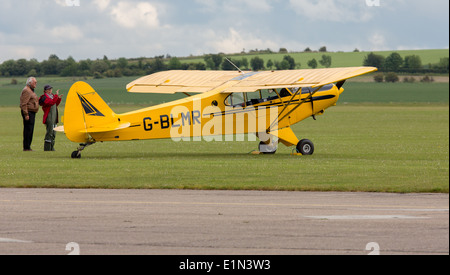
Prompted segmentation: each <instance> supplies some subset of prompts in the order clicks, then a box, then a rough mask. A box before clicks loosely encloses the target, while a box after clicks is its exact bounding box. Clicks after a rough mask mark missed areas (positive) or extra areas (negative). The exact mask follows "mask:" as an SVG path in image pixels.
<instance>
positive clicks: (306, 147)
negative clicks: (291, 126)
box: [297, 139, 314, 155]
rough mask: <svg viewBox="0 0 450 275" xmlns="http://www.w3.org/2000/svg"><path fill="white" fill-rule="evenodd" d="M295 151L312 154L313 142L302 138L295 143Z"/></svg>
mask: <svg viewBox="0 0 450 275" xmlns="http://www.w3.org/2000/svg"><path fill="white" fill-rule="evenodd" d="M297 152H299V153H301V154H302V155H312V154H314V144H313V143H312V141H310V140H309V139H302V140H300V142H299V143H298V144H297Z"/></svg>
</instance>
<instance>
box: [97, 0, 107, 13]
mask: <svg viewBox="0 0 450 275" xmlns="http://www.w3.org/2000/svg"><path fill="white" fill-rule="evenodd" d="M93 2H94V4H95V5H96V6H97V7H98V8H99V9H100V11H104V10H105V9H106V8H108V6H109V3H110V2H111V0H94V1H93Z"/></svg>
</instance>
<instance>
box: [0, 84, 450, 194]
mask: <svg viewBox="0 0 450 275" xmlns="http://www.w3.org/2000/svg"><path fill="white" fill-rule="evenodd" d="M133 79H134V78H119V79H100V80H88V82H89V83H90V84H91V85H92V86H93V87H94V88H95V89H96V90H97V91H98V92H99V93H100V95H101V96H102V97H103V98H104V99H105V100H106V101H107V102H108V103H111V105H112V108H113V110H114V111H116V112H117V113H122V112H126V111H130V110H135V109H137V108H140V107H142V106H145V105H148V104H156V103H160V102H163V101H170V100H173V99H174V97H173V96H166V97H164V96H154V95H135V94H129V93H126V92H125V89H124V87H125V85H126V84H127V83H128V82H130V81H131V80H133ZM2 81H3V83H2ZM5 81H6V80H4V79H0V96H1V98H2V100H1V104H0V105H1V106H3V107H0V117H1V118H2V119H1V120H0V187H62V188H180V189H183V188H188V189H231V190H233V189H256V190H308V191H370V192H404V193H407V192H445V193H448V190H449V183H448V182H449V105H448V102H449V84H448V83H432V84H424V83H415V84H408V83H395V84H387V83H365V82H349V83H347V84H346V85H345V88H346V91H345V92H344V93H343V94H342V96H341V99H340V101H339V103H338V106H336V107H334V108H331V109H329V110H327V111H326V112H325V115H323V116H319V117H318V120H317V121H313V120H312V119H308V120H305V121H303V122H301V123H299V124H296V125H294V126H293V129H294V131H295V133H296V134H297V136H298V137H299V138H308V139H311V140H312V141H313V142H314V143H315V146H316V152H315V154H314V155H313V156H300V157H299V156H292V155H291V151H292V148H287V147H285V146H284V145H280V146H279V150H278V152H277V154H275V155H251V154H249V152H251V151H252V150H255V149H257V144H258V142H257V141H246V142H205V141H202V142H179V143H176V142H173V141H171V140H156V141H133V142H116V143H107V142H105V143H98V144H95V145H93V146H91V147H89V148H87V149H86V150H85V151H84V152H83V157H82V158H81V159H80V160H73V159H71V158H70V153H71V152H72V151H73V150H75V149H76V147H77V144H74V143H72V142H70V141H68V140H67V139H66V137H65V136H64V135H62V134H58V135H57V141H56V150H57V151H56V152H43V143H44V142H43V139H44V135H45V130H44V126H43V125H42V124H41V122H40V121H41V120H42V111H41V112H40V113H39V114H38V116H37V123H36V127H35V135H34V141H33V145H32V148H33V149H34V150H35V151H34V152H22V146H21V143H22V137H21V135H22V121H21V116H20V111H19V108H18V96H19V93H20V90H21V87H22V85H9V84H8V83H5ZM38 81H40V82H39V84H38V85H44V84H47V83H49V84H51V85H53V86H54V87H56V88H60V89H61V90H62V91H64V92H65V93H67V90H68V88H69V87H70V84H72V83H73V81H74V80H73V79H71V78H54V79H40V80H39V79H38ZM38 93H39V92H38ZM60 110H61V112H62V111H63V107H61V108H60Z"/></svg>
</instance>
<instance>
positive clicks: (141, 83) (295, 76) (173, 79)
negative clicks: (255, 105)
mask: <svg viewBox="0 0 450 275" xmlns="http://www.w3.org/2000/svg"><path fill="white" fill-rule="evenodd" d="M376 70H377V68H374V67H349V68H332V69H308V70H285V71H262V72H242V73H240V72H236V71H234V72H230V71H166V72H160V73H155V74H152V75H149V76H145V77H142V78H139V79H137V80H135V81H133V82H131V83H130V84H128V85H127V90H128V91H129V92H132V93H168V94H173V93H205V92H208V91H211V90H212V89H214V88H216V87H218V86H221V85H223V84H225V83H228V82H230V81H233V82H235V84H234V85H232V86H229V87H227V88H225V89H224V90H222V93H235V92H254V91H257V90H260V89H274V88H285V87H292V88H293V87H313V88H314V87H320V86H324V85H327V84H330V83H335V82H339V81H343V80H346V79H349V78H353V77H357V76H360V75H363V74H367V73H370V72H374V71H376Z"/></svg>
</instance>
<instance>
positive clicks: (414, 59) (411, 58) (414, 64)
mask: <svg viewBox="0 0 450 275" xmlns="http://www.w3.org/2000/svg"><path fill="white" fill-rule="evenodd" d="M403 67H404V68H405V69H407V70H408V71H412V72H414V71H416V70H418V69H421V68H422V60H421V59H420V56H418V55H408V56H405V63H404V65H403Z"/></svg>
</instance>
